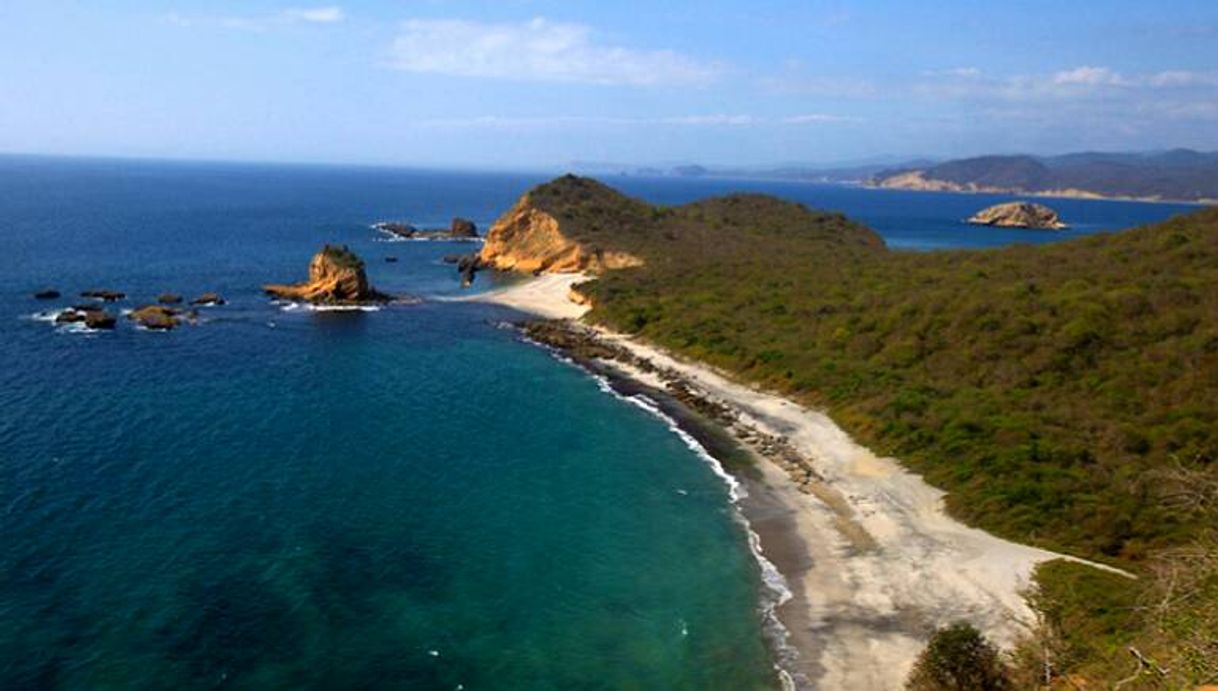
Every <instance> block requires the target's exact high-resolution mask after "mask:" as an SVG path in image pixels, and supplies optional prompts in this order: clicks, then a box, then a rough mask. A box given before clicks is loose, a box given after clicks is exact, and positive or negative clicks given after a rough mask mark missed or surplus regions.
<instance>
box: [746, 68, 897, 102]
mask: <svg viewBox="0 0 1218 691" xmlns="http://www.w3.org/2000/svg"><path fill="white" fill-rule="evenodd" d="M796 69H797V70H802V68H796ZM761 86H762V87H764V88H765V89H768V90H770V91H775V92H777V93H783V94H796V95H800V96H817V97H822V98H862V99H866V98H875V97H876V96H878V95H880V93H881V91H882V90H881V88H880V86H879V85H877V84H876V83H875V82H873V81H871V80H869V79H862V78H858V77H828V76H815V75H812V76H810V75H805V74H800V73H797V72H795V71H793V70H791V69H789V70H788V71H787V72H786V73H785V74H781V75H776V76H769V77H762V78H761Z"/></svg>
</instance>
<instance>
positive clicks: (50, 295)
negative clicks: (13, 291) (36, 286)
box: [34, 288, 59, 300]
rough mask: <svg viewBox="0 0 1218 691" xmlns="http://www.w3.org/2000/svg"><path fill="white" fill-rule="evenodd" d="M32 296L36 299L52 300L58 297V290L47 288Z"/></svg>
mask: <svg viewBox="0 0 1218 691" xmlns="http://www.w3.org/2000/svg"><path fill="white" fill-rule="evenodd" d="M34 297H35V298H36V299H38V300H54V299H55V298H57V297H59V291H58V290H55V289H54V288H48V289H46V290H40V291H38V292H37V293H34Z"/></svg>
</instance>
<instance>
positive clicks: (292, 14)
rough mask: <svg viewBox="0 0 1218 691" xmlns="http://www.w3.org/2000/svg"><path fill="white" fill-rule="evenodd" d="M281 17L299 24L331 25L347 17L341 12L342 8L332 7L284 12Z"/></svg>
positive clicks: (296, 9) (295, 9)
mask: <svg viewBox="0 0 1218 691" xmlns="http://www.w3.org/2000/svg"><path fill="white" fill-rule="evenodd" d="M283 16H284V17H285V18H286V19H290V20H294V21H300V22H312V23H314V24H333V23H335V22H341V21H342V20H344V19H346V18H347V15H346V14H345V13H344V12H343V8H341V7H336V6H333V5H331V6H329V7H308V8H294V9H289V10H284V12H283Z"/></svg>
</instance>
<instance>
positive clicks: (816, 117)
mask: <svg viewBox="0 0 1218 691" xmlns="http://www.w3.org/2000/svg"><path fill="white" fill-rule="evenodd" d="M858 121H859V119H858V118H854V117H848V116H845V115H831V114H829V113H805V114H803V115H788V116H787V117H785V118H783V119H782V123H783V124H784V125H825V124H837V123H847V122H858Z"/></svg>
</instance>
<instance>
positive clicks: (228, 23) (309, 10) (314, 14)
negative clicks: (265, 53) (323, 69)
mask: <svg viewBox="0 0 1218 691" xmlns="http://www.w3.org/2000/svg"><path fill="white" fill-rule="evenodd" d="M346 18H347V15H346V13H345V12H343V9H342V8H341V7H338V6H336V5H330V6H327V7H298V8H292V9H287V10H283V11H282V12H278V13H276V14H270V15H259V16H214V15H212V16H188V15H182V14H178V13H176V12H174V13H170V14H167V15H165V21H167V22H169V23H170V24H174V25H175V26H182V27H207V26H214V27H220V28H221V29H232V30H235V31H252V32H263V31H267V30H270V29H273V28H275V27H277V26H285V25H289V24H301V23H304V24H334V23H337V22H341V21H343V20H344V19H346Z"/></svg>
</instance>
